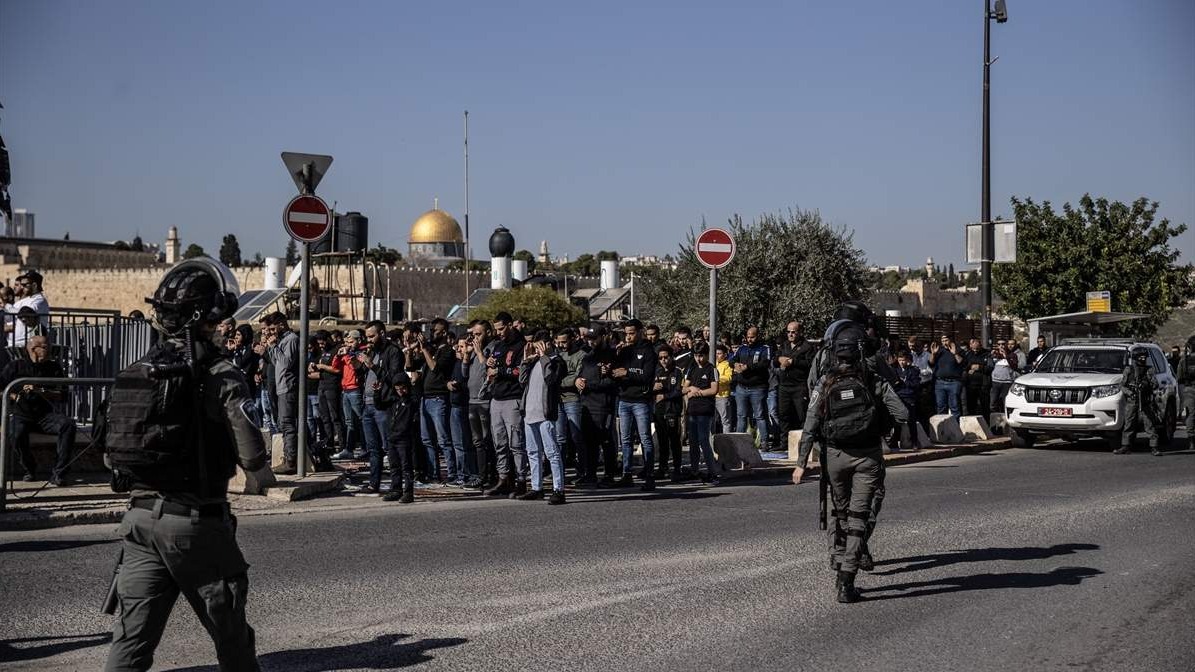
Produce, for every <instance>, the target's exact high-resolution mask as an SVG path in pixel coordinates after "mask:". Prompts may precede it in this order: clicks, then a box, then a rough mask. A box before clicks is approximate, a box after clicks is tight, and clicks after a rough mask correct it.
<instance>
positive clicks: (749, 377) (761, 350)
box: [730, 327, 772, 450]
mask: <svg viewBox="0 0 1195 672" xmlns="http://www.w3.org/2000/svg"><path fill="white" fill-rule="evenodd" d="M730 363H731V366H733V367H734V372H735V373H737V374H738V376H739V377H738V386H737V387H735V390H734V400H735V405H736V406H737V407H738V408H737V410H738V413H737V414H736V415H737V416H738V423H737V426H736V427H735V431H738V432H745V431H747V418H749V417H754V418H755V431H756V432H758V433H759V447H760V449H761V450H766V449H767V446H768V409H767V404H766V402H767V396H768V378H769V375H770V371H769V370H770V369H771V368H772V348H771V346H769V345H767V344H766V343H763V342H762V341H761V340H760V338H759V327H748V328H747V334H746V335H745V336H744V338H743V344H742V345H740V346H739V347H738V349H736V350H735V351H734V355H732V356H731V358H730Z"/></svg>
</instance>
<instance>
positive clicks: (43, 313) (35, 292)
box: [4, 271, 50, 347]
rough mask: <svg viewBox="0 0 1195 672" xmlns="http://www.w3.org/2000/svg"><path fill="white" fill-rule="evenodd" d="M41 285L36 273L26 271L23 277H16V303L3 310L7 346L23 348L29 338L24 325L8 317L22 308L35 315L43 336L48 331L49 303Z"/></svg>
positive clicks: (39, 277)
mask: <svg viewBox="0 0 1195 672" xmlns="http://www.w3.org/2000/svg"><path fill="white" fill-rule="evenodd" d="M41 283H42V276H41V273H38V272H37V271H26V272H25V273H24V274H23V275H20V276H18V277H17V280H16V293H17V302H16V303H14V304H12V306H9V307H6V308H5V309H4V312H5V313H7V315H6V316H5V320H4V332H5V333H6V334H9V336H8V344H9V345H14V346H17V347H25V344H26V341H27V340H28V338H29V329H28V328H27V327H26V326H25V323H24V322H22V321H21V320H18V319H16V318H15V317H9V316H15V315H16V314H17V313H19V312H20V310H21V309H22V308H25V307H28V308H29V309H31V310H32V311H33V312H35V313H37V315H38V322H40V323H41V329H40V331H41V333H43V334H44V333H46V332H47V331H49V329H50V302H49V301H47V300H46V295H45V294H43V293H42V286H41Z"/></svg>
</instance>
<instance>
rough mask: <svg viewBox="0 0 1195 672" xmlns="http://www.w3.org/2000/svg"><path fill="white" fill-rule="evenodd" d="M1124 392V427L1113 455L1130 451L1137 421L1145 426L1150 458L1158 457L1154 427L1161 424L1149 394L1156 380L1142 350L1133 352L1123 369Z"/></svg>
mask: <svg viewBox="0 0 1195 672" xmlns="http://www.w3.org/2000/svg"><path fill="white" fill-rule="evenodd" d="M1121 385H1122V386H1123V387H1124V391H1125V395H1126V397H1125V405H1124V426H1123V427H1122V428H1121V433H1120V437H1121V438H1120V447H1119V448H1117V449H1116V450H1114V451H1112V452H1113V453H1115V454H1117V455H1124V454H1125V453H1128V452H1131V451H1132V450H1133V438H1134V437H1135V436H1136V434H1137V422H1138V421H1140V422H1142V423H1143V424H1144V425H1145V434H1146V435H1147V436H1149V452H1151V453H1153V455H1154V457H1161V456H1162V453H1161V451H1159V450H1158V428H1159V427H1161V426H1162V423H1161V422H1159V421H1158V415H1157V412H1156V409H1155V408H1154V403H1153V396H1154V389H1155V388H1157V382H1156V381H1154V374H1153V372H1152V371H1150V369H1149V353H1148V352H1146V351H1145V350H1135V351H1133V358H1132V360H1131V361H1130V362H1129V365H1128V366H1127V367H1125V370H1124V382H1123V383H1122V384H1121Z"/></svg>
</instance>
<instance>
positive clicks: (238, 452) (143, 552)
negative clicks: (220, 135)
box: [105, 257, 273, 671]
mask: <svg viewBox="0 0 1195 672" xmlns="http://www.w3.org/2000/svg"><path fill="white" fill-rule="evenodd" d="M238 293H239V292H238V288H237V284H236V280H235V279H234V278H233V277H232V274H231V273H230V272H229V271H228V269H227V268H225V267H224V266H223V265H222V264H219V263H217V262H215V261H213V260H212V259H210V258H207V257H201V258H197V259H192V260H188V261H184V262H182V263H181V264H178V265H176V266H175V267H174V268H172V269H171V270H170V271H169V272H168V273H167V274H166V277H165V278H163V280H162V284H161V285H160V286H159V287H158V289H157V291H156V292H155V293H154V296H153V298H152V299H150V303H151V304H152V305H153V307H154V311H155V316H154V322H155V326H156V327H157V328H158V329H159V331H161V332H162V333H163V335H164V337H165V340H163V341H161V342H160V343H159V344H158V345H156V346H154V347H153V348H152V349H151V350H150V352H149V354H147V355H146V356H145V357H143V358H142V359H141V360H139V361H138V362H136V363H134V364H133V365H132V366H130V367H129V368H127V369H125V370H124V371H122V372H121V373H120V374H119V375H118V376H117V378H116V384H115V386H114V387H113V390H112V396H111V408H110V411H109V413H108V420H107V426H108V434H107V447H108V458H109V460H110V461H111V464H112V467H113V469H114V470H115V472H116V474H117V476H118V477H115V478H114V485H115V486H118V487H117V489H118V490H121V491H125V490H126V489H127V490H131V499H130V500H129V510H128V512H127V513H125V515H124V519H123V521H122V522H121V525H120V532H119V534H120V536H121V537H122V539H123V545H122V549H121V562H120V564H119V565H118V569H117V575H116V578H115V579H114V587H115V596H114V597H113V596H112V595H110V596H109V604H108V605H106V609H105V611H106V612H107V613H112V611H113V609H114V607H115V605H117V604H118V605H119V607H120V615H119V616H118V618H117V620H116V624H115V627H114V629H113V633H112V648H111V650H110V651H109V653H108V663H107V667H106V669H107V670H109V671H115V670H148V669H149V668H150V666H151V665H152V664H153V655H154V649H156V648H157V646H158V642H159V640H161V638H162V632H163V630H165V628H166V622H167V620H168V618H169V616H170V611H171V609H172V608H173V607H174V602H175V600H176V599H178V596H179V594H180V593H182V595H183V596H184V597H186V598H187V601H188V602H189V603H190V604H191V607H192V608H193V609H194V610H195V614H196V616H197V617H198V618H199V622H200V623H202V624H203V626H204V628H205V629H206V630H207V631H208V634H209V635H211V638H212V640H213V642H215V645H216V655H217V658H218V660H219V663H220V669H221V670H258V669H259V668H258V664H257V657H256V654H255V650H254V649H255V645H254V634H253V628H251V627H249V624H248V623H247V622H246V620H245V603H246V600H247V598H248V593H249V580H248V576H247V574H246V571H247V570H248V568H249V564H248V563H246V562H245V557H244V556H243V555H242V554H241V549H240V548H239V547H238V546H237V542H236V536H235V533H236V518H235V517H233V515H232V513H231V512H230V511H229V507H228V498H227V491H228V481H229V479H230V478H232V476H233V474H234V473H235V470H236V465H238V464H239V465H240V466H241V467H242V468H244V469H245V470H246V472H248V473H247V476H246V492H260V491H261V488H263V487H265V486H268V485H270V484H271V483H273V474H272V473H271V472H270V470H269V467H268V463H267V459H266V452H265V443H264V441H263V440H262V436H261V432H260V431H259V430H258V428H257V426H256V424H255V422H254V417H255V416H256V410H255V409H254V406H253V399H252V397H251V395H250V394H249V386H248V385H247V384H246V382H245V377H244V374H242V373H241V371H240V370H239V369H237V368H236V367H235V366H233V364H232V362H231V361H229V359H228V358H227V355H226V354H225V351H224V349H223V348H222V347H220V345H219V344H217V343H215V342H214V341H213V340H212V337H213V335H214V334H215V330H216V324H217V323H218V322H219V321H220V320H222V319H224V318H226V317H228V316H230V315H232V314H233V312H234V311H235V310H236V307H237V296H238Z"/></svg>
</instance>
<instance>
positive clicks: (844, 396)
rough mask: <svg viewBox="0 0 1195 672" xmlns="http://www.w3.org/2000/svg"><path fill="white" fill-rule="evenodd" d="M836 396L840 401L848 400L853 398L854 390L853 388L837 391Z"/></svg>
mask: <svg viewBox="0 0 1195 672" xmlns="http://www.w3.org/2000/svg"><path fill="white" fill-rule="evenodd" d="M838 398H839V399H841V400H842V401H850V400H851V399H854V398H855V391H854V390H843V391H842V392H839V393H838Z"/></svg>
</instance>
